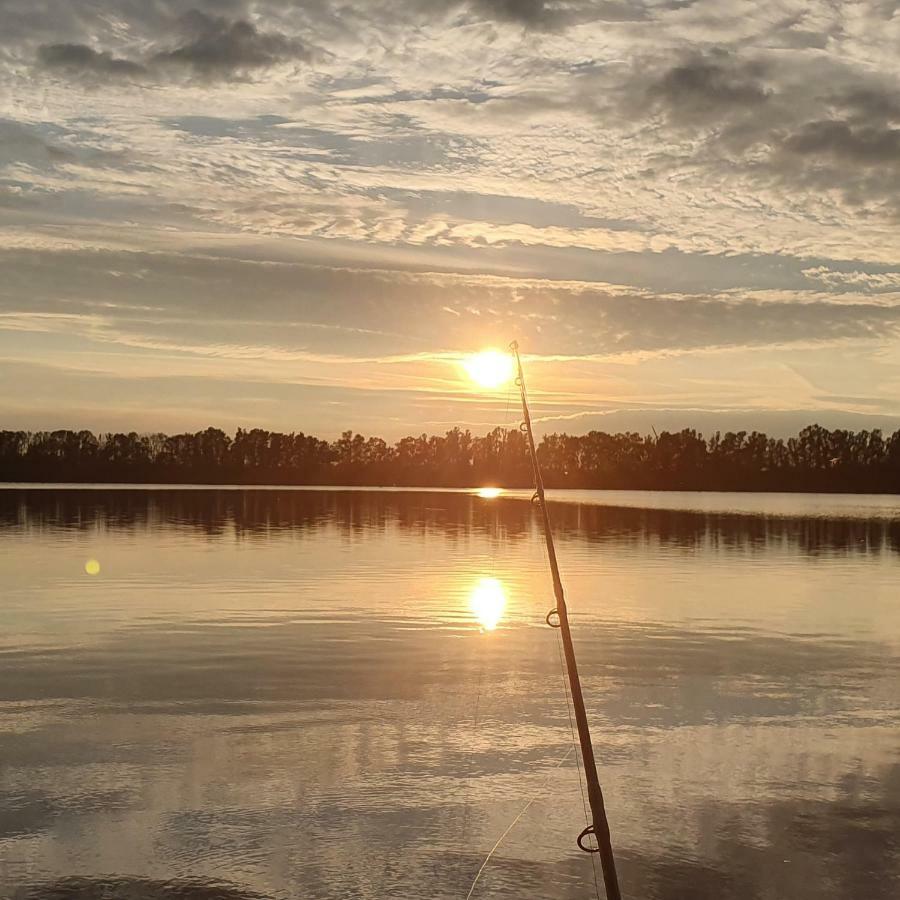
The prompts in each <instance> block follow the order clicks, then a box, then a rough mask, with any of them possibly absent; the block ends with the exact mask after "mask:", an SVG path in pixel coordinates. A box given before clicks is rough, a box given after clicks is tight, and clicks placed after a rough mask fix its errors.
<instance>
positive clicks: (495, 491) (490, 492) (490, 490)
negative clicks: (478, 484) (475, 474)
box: [478, 487, 503, 500]
mask: <svg viewBox="0 0 900 900" xmlns="http://www.w3.org/2000/svg"><path fill="white" fill-rule="evenodd" d="M502 493H503V488H498V487H482V488H478V496H479V497H481V498H482V499H483V500H495V499H496V498H497V497H499V496H500V495H501V494H502Z"/></svg>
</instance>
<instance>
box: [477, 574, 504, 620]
mask: <svg viewBox="0 0 900 900" xmlns="http://www.w3.org/2000/svg"><path fill="white" fill-rule="evenodd" d="M469 606H470V607H471V609H472V612H473V613H474V615H475V618H476V619H478V622H479V624H480V625H481V627H482V628H483V629H484V630H485V631H493V630H494V629H495V628H496V627H497V623H498V622H499V621H500V618H501V616H502V615H503V609H504V607H505V606H506V592H505V591H504V590H503V585H502V584H501V583H500V581H499V580H498V579H496V578H482V579H480V580H479V581H478V583H477V584H476V585H475V587H474V588H473V589H472V594H471V596H470V598H469Z"/></svg>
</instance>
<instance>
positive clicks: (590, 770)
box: [509, 341, 622, 900]
mask: <svg viewBox="0 0 900 900" xmlns="http://www.w3.org/2000/svg"><path fill="white" fill-rule="evenodd" d="M509 349H510V352H511V353H512V354H513V356H514V357H515V360H516V386H517V387H518V388H519V394H520V395H521V398H522V416H523V421H522V424H521V425H520V426H519V427H520V428H521V430H522V431H523V433H524V434H525V436H526V437H527V438H528V452H529V455H530V456H531V470H532V474H533V476H534V496H533V497H532V501H533V502H536V503H537V504H538V506H540V508H541V518H542V520H543V525H544V539H545V541H546V542H547V556H548V558H549V560H550V572H551V573H552V575H553V593H554V595H555V597H556V607H555V608H554V609H551V610H550V612H549V613H547V624H548V625H550V626H551V627H552V628H558V629H559V631H560V635H561V636H562V643H563V650H564V652H565V657H566V670H567V672H568V676H569V686H570V688H571V692H572V705H573V706H574V707H575V723H576V725H577V726H578V742H579V744H580V745H581V758H582V760H584V774H585V779H586V780H587V793H588V803H589V804H590V807H591V820H592V821H591V824H589V825H588V826H587V827H586V828H585V829H584V831H582V832H581V834H579V835H578V846H579V847H580V848H581V849H582V850H584V851H585V852H586V853H599V854H600V862H601V865H602V868H603V883H604V885H605V886H606V897H607V900H621V898H622V895H621V893H620V892H619V878H618V876H617V875H616V860H615V857H614V856H613V849H612V841H611V839H610V834H609V822H608V821H607V818H606V806H605V804H604V802H603V791H602V790H601V788H600V778H599V776H598V775H597V763H596V762H595V761H594V748H593V745H592V744H591V730H590V728H589V726H588V720H587V712H586V711H585V708H584V696H583V694H582V693H581V680H580V679H579V677H578V664H577V663H576V661H575V647H574V646H573V644H572V632H571V629H570V628H569V613H568V609H567V607H566V598H565V594H564V593H563V586H562V580H561V579H560V576H559V564H558V563H557V561H556V548H555V547H554V545H553V531H552V529H551V527H550V512H549V510H548V509H547V501H546V499H545V498H544V481H543V478H542V477H541V467H540V464H539V463H538V458H537V452H536V450H535V446H534V432H533V431H532V428H531V413H530V412H529V410H528V392H527V391H526V389H525V373H524V372H523V371H522V360H521V358H520V357H519V344H518V342H517V341H513V342H512V343H511V344H510V345H509ZM589 835H593V836H594V838H595V839H596V841H597V846H596V847H592V846H591V845H590V844H589V843H586V840H587V838H588V836H589Z"/></svg>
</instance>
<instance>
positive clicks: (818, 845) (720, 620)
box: [0, 487, 900, 900]
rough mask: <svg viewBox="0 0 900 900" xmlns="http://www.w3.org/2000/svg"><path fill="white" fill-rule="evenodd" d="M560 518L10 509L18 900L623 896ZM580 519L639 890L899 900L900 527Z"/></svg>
mask: <svg viewBox="0 0 900 900" xmlns="http://www.w3.org/2000/svg"><path fill="white" fill-rule="evenodd" d="M527 496H528V494H527V492H514V493H513V494H512V495H501V496H499V497H482V496H479V495H478V494H477V493H476V492H466V491H385V490H381V491H379V490H371V491H368V490H302V489H301V490H296V489H247V490H243V489H221V488H216V489H190V488H179V489H165V490H160V489H140V488H133V489H100V488H97V489H89V488H83V487H82V488H75V487H72V488H65V489H63V488H58V487H55V488H44V489H40V488H20V489H6V490H0V559H2V562H0V588H2V597H3V600H2V604H0V896H2V897H3V898H17V900H21V898H28V900H32V898H53V900H66V898H79V900H88V898H103V900H156V898H174V897H178V898H196V900H201V898H202V900H212V898H223V900H224V898H227V900H241V898H261V897H265V898H277V900H282V898H283V900H288V898H291V900H294V898H298V900H299V898H307V897H308V898H317V900H319V898H322V900H331V898H367V900H383V898H408V900H420V898H425V900H431V898H437V900H444V898H446V900H450V898H460V900H462V898H465V897H466V895H467V893H468V892H469V890H470V888H471V886H472V884H473V879H474V878H475V876H476V873H477V872H478V870H479V867H481V865H482V863H483V862H484V860H485V857H486V856H487V854H488V851H489V850H490V849H491V847H492V846H493V845H494V844H495V842H496V841H497V839H498V838H499V837H500V836H501V835H502V834H503V832H504V831H505V830H506V829H507V828H508V826H509V825H510V824H511V823H512V822H513V821H514V820H515V819H516V817H517V816H519V814H520V813H522V811H523V809H524V813H523V814H522V815H521V818H520V819H519V820H518V822H517V823H516V824H515V826H514V827H513V828H512V829H511V830H510V831H509V834H508V835H507V837H506V838H505V839H504V840H503V841H502V843H501V844H500V846H499V847H498V848H497V850H496V852H495V854H494V855H493V857H492V858H491V859H490V861H489V862H488V864H487V865H486V866H485V868H484V870H483V873H482V875H481V877H480V879H479V881H478V883H477V884H476V885H475V889H474V891H473V892H472V898H473V900H477V898H498V897H502V898H522V900H525V898H529V900H535V898H554V900H566V898H587V897H591V896H593V895H594V893H595V881H594V870H593V868H592V863H593V862H594V858H593V857H591V856H587V855H586V854H583V853H581V852H580V851H579V850H578V849H577V847H576V845H575V838H576V837H577V835H578V833H579V832H580V831H581V829H582V828H583V827H584V824H585V812H584V807H583V800H582V793H581V788H580V777H579V776H580V773H579V769H578V766H577V761H578V757H577V754H575V753H574V752H573V749H572V748H573V738H572V732H571V730H570V720H569V715H568V707H567V697H566V694H565V690H564V682H563V679H562V672H561V665H560V656H559V644H558V633H557V631H556V630H554V629H551V628H548V627H547V626H546V625H545V624H544V616H545V614H546V613H547V611H548V609H549V608H550V607H551V606H553V602H552V587H551V582H550V577H549V573H548V570H547V566H546V559H545V551H544V547H543V543H542V536H541V532H540V530H539V523H538V520H537V517H536V515H535V510H534V509H533V508H532V506H531V505H530V504H529V503H528V502H527V501H526V499H523V498H527ZM554 496H555V497H556V498H557V502H554V503H553V504H552V508H551V512H552V516H553V518H554V526H555V530H556V535H557V543H558V548H557V549H558V554H559V559H560V565H561V568H562V573H563V581H564V584H565V586H566V589H567V596H568V600H569V605H570V615H571V620H572V628H573V634H574V639H575V647H576V652H577V654H578V659H579V665H580V668H581V672H582V680H583V685H584V690H585V696H586V703H587V708H588V715H589V717H590V721H591V725H592V730H593V738H594V746H595V752H596V755H597V760H598V765H599V768H600V778H601V782H602V784H603V788H604V792H605V795H606V803H607V809H608V813H609V819H610V824H611V829H612V834H613V844H614V847H615V849H616V854H617V861H618V865H619V874H620V880H621V884H622V890H623V895H624V896H625V897H626V898H634V900H638V898H640V900H656V898H658V900H676V898H686V897H690V898H692V900H696V898H709V900H727V898H771V900H785V898H791V900H807V898H809V900H813V898H815V900H830V898H847V900H850V898H854V900H881V898H885V900H886V898H895V897H897V896H898V895H900V730H898V725H900V713H898V697H900V591H898V588H900V498H895V497H833V496H825V495H754V494H741V495H723V494H718V495H711V494H649V493H640V492H576V493H572V494H569V495H567V494H565V492H557V493H556V494H555V495H554ZM598 869H599V867H598ZM600 891H601V896H602V881H601V882H600Z"/></svg>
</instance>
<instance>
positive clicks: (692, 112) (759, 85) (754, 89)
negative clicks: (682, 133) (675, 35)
mask: <svg viewBox="0 0 900 900" xmlns="http://www.w3.org/2000/svg"><path fill="white" fill-rule="evenodd" d="M764 71H765V69H764V67H763V66H762V65H761V64H760V63H758V62H750V61H745V60H741V59H739V58H736V57H734V56H732V55H729V54H726V53H724V52H722V51H716V52H713V53H710V54H707V55H704V56H695V57H694V58H692V59H690V60H688V61H686V62H683V63H680V64H679V65H676V66H673V67H672V68H670V69H668V70H666V71H665V72H663V73H662V75H661V76H659V77H658V78H657V79H655V80H654V81H653V82H651V84H650V85H649V86H648V87H647V88H646V91H647V95H648V98H649V100H650V102H651V104H652V106H653V107H654V108H656V109H661V110H662V111H663V112H664V113H665V114H666V116H667V117H668V118H669V119H670V120H671V121H674V122H677V123H685V122H696V121H704V120H707V119H718V118H721V117H722V116H723V115H729V116H731V115H738V114H742V113H744V112H746V111H748V110H753V109H755V108H756V107H757V106H759V105H760V104H762V103H765V102H766V100H768V98H769V97H770V96H771V90H770V89H769V88H767V87H766V85H765V83H764V82H763V80H762V76H763V73H764Z"/></svg>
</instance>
